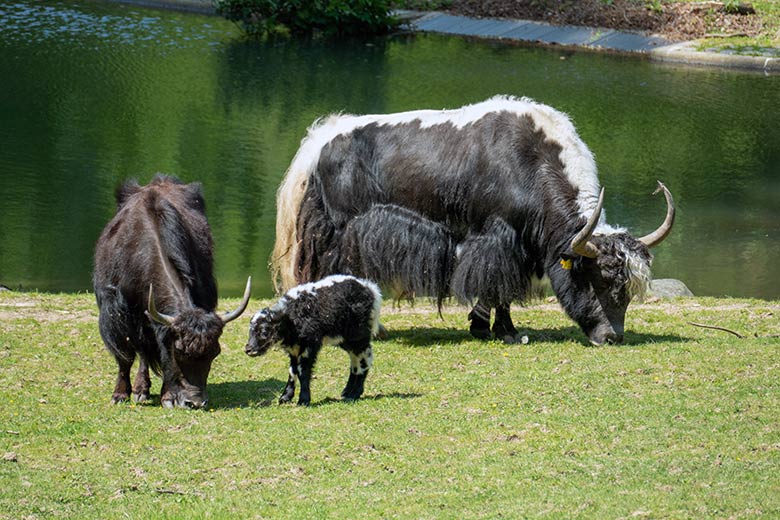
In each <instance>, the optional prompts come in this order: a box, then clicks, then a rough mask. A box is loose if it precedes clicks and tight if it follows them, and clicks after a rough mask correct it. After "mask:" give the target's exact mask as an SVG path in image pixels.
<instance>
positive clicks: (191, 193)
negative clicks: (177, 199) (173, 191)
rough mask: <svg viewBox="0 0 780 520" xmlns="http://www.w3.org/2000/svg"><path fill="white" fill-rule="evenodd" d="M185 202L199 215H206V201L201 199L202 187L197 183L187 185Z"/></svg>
mask: <svg viewBox="0 0 780 520" xmlns="http://www.w3.org/2000/svg"><path fill="white" fill-rule="evenodd" d="M186 192H187V202H188V203H189V206H190V207H192V208H196V209H197V210H198V211H200V212H201V213H206V201H205V199H204V198H203V185H202V184H201V183H199V182H191V183H189V184H187V189H186Z"/></svg>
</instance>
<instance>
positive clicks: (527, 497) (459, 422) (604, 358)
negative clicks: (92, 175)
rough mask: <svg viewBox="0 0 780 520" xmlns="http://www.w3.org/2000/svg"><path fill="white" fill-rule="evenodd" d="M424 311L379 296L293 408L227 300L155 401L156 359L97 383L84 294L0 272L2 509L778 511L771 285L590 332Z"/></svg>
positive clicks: (481, 514)
mask: <svg viewBox="0 0 780 520" xmlns="http://www.w3.org/2000/svg"><path fill="white" fill-rule="evenodd" d="M235 303H236V300H229V301H224V302H222V305H221V307H223V308H229V307H231V305H234V304H235ZM264 303H267V302H261V301H257V300H253V301H252V302H251V304H250V307H249V313H248V314H251V313H252V312H254V311H255V310H257V309H258V308H260V307H261V305H263V304H264ZM443 314H444V317H443V319H442V318H439V317H438V315H437V313H436V311H435V309H434V308H432V307H431V306H430V305H429V304H427V303H426V302H418V303H417V305H416V306H415V307H411V306H409V305H408V304H406V305H404V306H402V308H401V309H400V310H393V309H392V306H391V305H390V304H389V303H388V304H387V305H386V309H385V310H384V320H383V321H384V323H385V325H386V327H387V328H388V330H389V332H390V338H389V340H387V341H377V342H376V343H375V345H374V347H375V348H374V350H375V354H376V362H375V369H374V370H373V371H372V373H371V374H370V375H369V377H368V380H367V382H366V394H365V396H364V399H362V400H360V401H358V402H356V403H343V402H340V401H339V400H338V396H339V394H340V391H341V388H342V387H343V385H344V383H345V381H346V377H347V370H348V365H349V362H348V357H347V355H346V354H345V353H343V352H341V351H340V350H338V349H336V348H331V347H328V348H326V349H325V350H323V352H322V354H321V357H320V362H319V364H318V367H317V368H318V370H317V374H316V379H315V380H314V381H313V382H312V406H311V407H309V408H298V407H295V406H290V405H286V406H279V405H277V404H276V398H277V396H278V394H279V393H280V392H281V390H282V387H283V386H284V382H285V381H286V378H287V361H286V359H285V356H284V355H282V354H281V353H280V352H271V353H269V354H268V355H267V356H266V357H263V358H248V357H247V356H245V355H244V353H243V345H244V342H245V340H246V335H247V329H248V321H249V317H250V316H249V315H247V316H243V317H242V318H240V319H239V320H238V321H237V322H234V323H232V324H231V325H229V326H228V327H227V329H226V332H225V335H224V336H223V352H222V354H221V355H220V356H219V357H218V358H217V359H216V361H215V364H214V368H213V370H212V373H211V377H210V379H209V394H210V398H211V400H210V403H211V404H210V406H211V407H212V408H210V409H209V410H205V411H184V410H174V411H170V410H164V409H162V408H161V407H160V406H159V385H160V381H159V378H153V389H152V392H153V394H155V395H154V402H153V403H152V404H150V405H144V406H133V405H130V404H126V405H118V406H112V405H110V404H109V399H110V396H111V391H112V388H113V382H114V376H115V374H114V371H115V366H114V362H113V360H112V359H111V357H110V356H109V354H108V353H107V352H106V351H105V350H104V348H103V346H102V343H101V341H100V337H99V334H98V331H97V309H96V307H95V306H94V302H93V297H92V296H91V295H88V294H82V295H40V294H12V293H0V403H2V407H1V408H0V489H2V492H0V518H2V519H5V518H8V519H11V518H13V519H19V518H21V519H23V518H64V517H69V518H79V519H83V518H100V519H105V518H123V517H127V518H184V517H188V518H292V519H295V518H307V517H314V518H339V519H347V518H453V519H455V518H457V519H463V518H525V517H547V518H570V517H574V516H578V517H590V518H636V517H639V518H644V517H646V518H670V517H671V518H706V517H711V518H755V517H759V516H762V515H763V516H765V517H767V518H777V517H778V515H780V414H778V410H780V377H779V376H780V371H779V368H780V355H779V354H780V352H779V351H780V339H778V338H768V337H763V338H755V337H752V336H753V334H754V333H757V334H759V335H762V336H767V335H776V334H779V333H780V303H778V302H762V301H755V300H730V299H690V300H680V301H676V302H673V303H668V302H657V303H650V304H645V305H637V306H635V307H632V308H631V309H630V310H629V316H628V320H627V329H628V333H627V337H626V340H627V344H625V345H622V346H608V347H598V348H594V347H588V346H585V341H584V340H585V338H584V336H583V335H582V334H581V333H580V332H579V330H578V329H577V328H576V327H575V326H574V325H573V323H572V322H570V321H569V320H568V319H567V318H566V317H565V316H564V315H563V314H562V312H561V311H560V310H558V309H557V307H556V306H555V305H554V304H539V305H532V306H530V307H529V308H527V309H524V310H523V309H517V310H516V311H515V316H516V321H517V322H518V324H519V325H520V326H521V327H528V328H530V329H531V330H530V337H531V341H530V343H529V344H527V345H504V344H501V343H497V342H487V343H484V342H478V341H472V340H471V339H470V337H469V336H468V334H467V333H466V332H465V329H466V323H465V310H464V309H462V308H457V307H447V308H445V310H444V313H443ZM688 321H697V322H705V323H712V324H718V325H722V326H725V327H728V328H730V329H734V330H737V331H740V332H743V333H749V334H750V336H751V337H750V338H747V339H738V338H736V337H734V336H732V335H730V334H727V333H724V332H719V331H712V330H704V329H699V328H695V327H692V326H690V325H688V324H687V322H688Z"/></svg>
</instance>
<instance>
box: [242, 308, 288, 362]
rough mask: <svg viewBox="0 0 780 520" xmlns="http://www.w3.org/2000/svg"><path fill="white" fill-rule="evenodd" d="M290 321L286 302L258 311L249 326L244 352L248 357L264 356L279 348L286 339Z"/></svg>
mask: <svg viewBox="0 0 780 520" xmlns="http://www.w3.org/2000/svg"><path fill="white" fill-rule="evenodd" d="M288 321H289V319H288V317H287V313H286V312H285V311H284V301H282V302H281V303H280V304H277V305H274V306H273V307H270V308H269V307H266V308H265V309H263V310H261V311H258V312H257V313H256V314H255V315H254V316H253V317H252V322H251V323H250V325H249V341H247V344H246V347H245V348H244V352H246V355H247V356H252V357H255V356H262V355H263V354H265V353H266V352H268V351H269V350H270V349H271V347H275V346H278V345H280V344H281V343H282V341H283V340H284V339H285V335H286V332H287V329H288V327H287V323H288Z"/></svg>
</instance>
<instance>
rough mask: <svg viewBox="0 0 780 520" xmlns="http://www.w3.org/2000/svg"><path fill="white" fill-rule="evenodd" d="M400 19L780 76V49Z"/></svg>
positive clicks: (439, 28)
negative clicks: (701, 46) (747, 52)
mask: <svg viewBox="0 0 780 520" xmlns="http://www.w3.org/2000/svg"><path fill="white" fill-rule="evenodd" d="M397 14H398V15H399V16H400V17H401V18H402V19H403V20H405V21H406V23H407V24H408V25H409V26H410V27H411V28H412V29H414V30H417V31H422V32H435V33H442V34H452V35H460V36H470V37H475V38H491V39H498V40H515V41H524V42H536V43H542V44H545V45H562V46H570V47H584V48H590V49H603V50H610V51H615V52H624V53H639V54H643V55H647V56H649V57H650V59H653V60H657V61H666V62H674V63H684V64H688V65H707V66H717V67H729V68H745V69H755V70H763V71H765V72H767V73H768V72H780V57H778V51H777V49H766V50H765V52H762V53H761V54H763V55H761V56H743V55H739V54H735V53H733V52H731V51H717V50H708V51H699V50H697V48H696V47H697V45H696V43H695V42H683V43H672V42H670V41H667V40H665V39H663V38H661V37H659V36H654V35H647V34H643V33H637V32H627V31H616V30H612V29H598V28H593V27H579V26H559V25H550V24H547V23H544V22H533V21H529V20H506V19H494V18H469V17H466V16H455V15H451V14H446V13H440V12H428V13H422V12H415V11H397Z"/></svg>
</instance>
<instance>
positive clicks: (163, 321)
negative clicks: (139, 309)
mask: <svg viewBox="0 0 780 520" xmlns="http://www.w3.org/2000/svg"><path fill="white" fill-rule="evenodd" d="M146 315H147V316H149V318H151V319H152V320H154V321H156V322H157V323H159V324H160V325H168V326H170V325H172V324H173V320H174V317H173V316H168V315H167V314H163V313H161V312H158V311H157V307H156V306H155V305H154V286H153V285H152V284H149V303H148V305H147V311H146Z"/></svg>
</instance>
